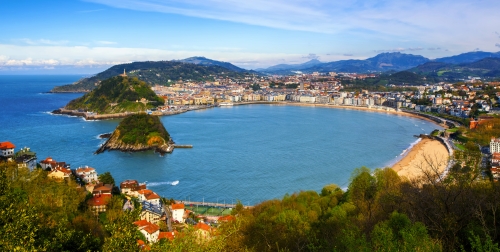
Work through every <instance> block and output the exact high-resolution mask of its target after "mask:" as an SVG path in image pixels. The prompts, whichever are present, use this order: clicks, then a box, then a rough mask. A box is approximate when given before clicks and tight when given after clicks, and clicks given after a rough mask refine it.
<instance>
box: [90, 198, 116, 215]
mask: <svg viewBox="0 0 500 252" xmlns="http://www.w3.org/2000/svg"><path fill="white" fill-rule="evenodd" d="M109 200H111V195H108V194H101V195H95V196H94V197H92V199H89V200H88V201H87V204H88V205H89V206H90V207H91V208H92V211H94V213H96V214H97V213H101V212H106V205H107V204H108V202H109Z"/></svg>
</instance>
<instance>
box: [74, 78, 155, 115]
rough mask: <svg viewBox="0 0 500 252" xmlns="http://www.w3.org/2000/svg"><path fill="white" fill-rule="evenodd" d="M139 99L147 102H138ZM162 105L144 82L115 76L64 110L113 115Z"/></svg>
mask: <svg viewBox="0 0 500 252" xmlns="http://www.w3.org/2000/svg"><path fill="white" fill-rule="evenodd" d="M141 99H146V100H147V101H148V102H147V103H143V102H140V100H141ZM163 103H164V101H163V99H161V98H160V97H158V96H157V95H156V94H155V93H154V92H153V91H152V90H151V88H150V87H149V86H148V85H147V84H146V82H144V81H141V80H139V79H137V78H129V77H122V76H115V77H112V78H109V79H107V80H104V81H102V82H101V83H100V85H99V86H98V87H97V88H96V89H95V90H93V91H92V92H90V93H87V94H85V95H84V96H82V97H80V98H77V99H75V100H72V101H70V102H69V103H68V105H66V107H65V108H66V109H70V110H83V111H93V112H97V113H100V114H113V113H122V112H138V111H145V110H146V109H149V108H153V107H156V106H158V105H161V104H163Z"/></svg>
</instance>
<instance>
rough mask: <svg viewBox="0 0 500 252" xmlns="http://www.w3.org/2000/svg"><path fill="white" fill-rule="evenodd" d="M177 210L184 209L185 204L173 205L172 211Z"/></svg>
mask: <svg viewBox="0 0 500 252" xmlns="http://www.w3.org/2000/svg"><path fill="white" fill-rule="evenodd" d="M177 209H184V204H183V203H179V204H172V210H177Z"/></svg>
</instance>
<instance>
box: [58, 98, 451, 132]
mask: <svg viewBox="0 0 500 252" xmlns="http://www.w3.org/2000/svg"><path fill="white" fill-rule="evenodd" d="M254 104H257V105H279V106H297V107H320V108H333V109H345V110H359V111H366V112H377V113H385V114H391V115H398V116H406V117H412V118H418V119H421V120H425V121H428V122H432V123H434V124H435V125H438V126H440V127H443V128H445V129H447V128H449V127H448V125H446V124H440V123H438V122H436V121H435V120H432V119H430V118H428V117H426V116H424V115H420V114H416V113H410V112H406V111H397V110H396V109H395V108H392V107H385V106H376V107H364V106H345V105H332V104H316V103H298V102H269V101H251V102H239V103H234V104H233V106H243V105H254ZM202 106H206V105H202ZM215 107H217V106H206V107H195V108H187V109H181V110H178V111H167V112H155V113H153V114H152V115H156V116H170V115H178V114H182V113H186V112H189V111H193V110H200V109H208V108H215ZM137 113H142V112H126V113H116V114H91V115H89V114H87V113H86V112H79V111H75V110H68V109H65V108H59V109H56V110H54V111H52V112H51V114H55V115H69V116H77V117H83V118H84V119H85V120H88V121H92V120H107V119H119V118H123V117H126V116H128V115H131V114H137Z"/></svg>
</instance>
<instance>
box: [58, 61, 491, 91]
mask: <svg viewBox="0 0 500 252" xmlns="http://www.w3.org/2000/svg"><path fill="white" fill-rule="evenodd" d="M499 61H500V52H496V53H492V52H468V53H463V54H460V55H456V56H451V57H444V58H438V59H434V60H430V59H428V58H425V57H423V56H420V55H413V54H405V53H399V52H395V53H381V54H378V55H377V56H375V57H372V58H368V59H365V60H340V61H332V62H326V63H325V62H321V61H319V60H317V59H313V60H310V61H307V62H305V63H302V64H280V65H276V66H272V67H268V68H265V69H258V72H257V71H253V70H245V69H243V68H240V67H237V66H235V65H233V64H231V63H229V62H222V61H216V60H211V59H207V58H205V57H191V58H187V59H183V60H174V61H146V62H133V63H128V64H120V65H115V66H113V67H111V68H109V69H107V70H105V71H103V72H101V73H98V74H97V75H95V76H92V77H90V78H84V79H81V80H79V81H77V82H75V83H73V84H68V85H64V86H59V87H55V88H54V89H53V90H51V92H89V91H91V90H93V89H95V87H96V86H97V85H98V84H99V82H100V81H103V80H105V79H108V78H110V77H113V76H117V75H119V74H121V73H123V70H124V69H125V70H126V71H127V75H128V76H130V77H137V78H138V79H140V80H142V81H145V82H146V83H148V84H149V85H154V84H162V85H168V84H169V83H171V82H175V81H178V80H181V79H182V80H191V81H211V80H214V79H215V78H216V77H230V78H231V77H235V78H241V77H244V76H246V75H250V74H252V75H255V74H260V73H262V74H281V75H289V74H292V71H302V72H304V73H312V72H323V73H325V72H349V73H367V72H387V73H391V72H398V71H409V72H413V73H415V74H418V75H419V76H422V78H423V77H426V79H428V80H429V81H430V80H435V81H441V80H447V81H454V80H460V79H463V78H467V76H476V77H489V78H491V77H500V62H499ZM403 76H408V74H407V73H405V74H403ZM403 79H404V78H403Z"/></svg>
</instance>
